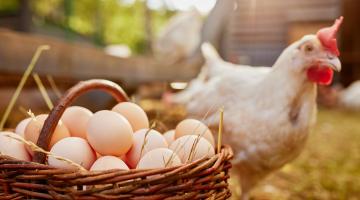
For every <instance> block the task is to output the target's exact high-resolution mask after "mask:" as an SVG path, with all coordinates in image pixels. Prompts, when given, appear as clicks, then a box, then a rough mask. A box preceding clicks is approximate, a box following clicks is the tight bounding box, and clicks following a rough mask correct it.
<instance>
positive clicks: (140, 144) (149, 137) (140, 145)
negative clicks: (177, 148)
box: [126, 129, 168, 168]
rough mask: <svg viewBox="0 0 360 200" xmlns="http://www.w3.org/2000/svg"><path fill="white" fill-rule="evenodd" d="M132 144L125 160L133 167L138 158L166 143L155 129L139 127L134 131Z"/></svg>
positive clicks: (164, 145)
mask: <svg viewBox="0 0 360 200" xmlns="http://www.w3.org/2000/svg"><path fill="white" fill-rule="evenodd" d="M133 141H134V142H133V145H132V147H131V149H130V151H129V152H128V153H127V154H126V160H127V163H128V165H129V166H130V167H131V168H135V167H136V165H137V164H138V162H139V160H140V158H141V157H142V156H143V155H145V154H146V153H147V152H149V151H151V150H153V149H156V148H161V147H164V148H167V147H168V144H167V142H166V140H165V138H164V137H163V136H162V135H161V133H159V132H157V131H156V130H153V129H151V130H149V129H141V130H139V131H136V132H135V133H134V140H133Z"/></svg>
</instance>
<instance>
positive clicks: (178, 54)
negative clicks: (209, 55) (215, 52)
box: [154, 9, 203, 63]
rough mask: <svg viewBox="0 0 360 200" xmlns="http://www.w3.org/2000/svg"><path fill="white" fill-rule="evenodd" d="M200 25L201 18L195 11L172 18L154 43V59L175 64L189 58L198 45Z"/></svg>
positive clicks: (201, 22)
mask: <svg viewBox="0 0 360 200" xmlns="http://www.w3.org/2000/svg"><path fill="white" fill-rule="evenodd" d="M202 25H203V19H202V16H201V14H200V13H199V12H198V11H197V10H196V9H193V10H191V11H184V12H180V13H179V14H177V15H175V16H174V17H172V18H171V19H170V20H169V22H168V24H167V25H165V27H164V29H163V30H162V31H161V32H160V34H159V37H158V39H157V40H156V41H155V44H154V54H155V57H156V58H157V59H158V60H160V61H162V62H166V63H175V62H177V61H179V60H181V59H183V58H185V57H187V56H190V55H191V54H192V53H193V52H194V51H195V50H196V48H197V47H198V45H199V42H200V37H201V34H200V31H201V27H202Z"/></svg>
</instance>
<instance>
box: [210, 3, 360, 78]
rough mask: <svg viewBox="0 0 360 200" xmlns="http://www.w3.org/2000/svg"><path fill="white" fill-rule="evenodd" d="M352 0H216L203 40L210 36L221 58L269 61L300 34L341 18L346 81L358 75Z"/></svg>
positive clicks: (357, 19) (359, 44)
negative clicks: (342, 21) (342, 22)
mask: <svg viewBox="0 0 360 200" xmlns="http://www.w3.org/2000/svg"><path fill="white" fill-rule="evenodd" d="M359 7H360V2H359V1H356V0H316V1H313V0H303V1H288V0H271V1H269V0H229V1H218V2H217V5H216V6H215V8H214V10H213V11H212V13H211V14H210V16H209V20H208V22H207V24H205V27H204V30H203V35H204V40H210V41H212V42H213V43H214V44H215V45H216V46H217V47H218V49H219V50H220V53H221V55H222V56H223V58H224V59H225V60H228V61H231V62H234V63H241V64H250V65H253V66H271V65H272V64H273V63H274V62H275V60H276V59H277V57H278V56H279V55H280V53H281V52H282V50H283V49H284V48H286V46H287V45H289V44H290V43H292V42H293V41H295V40H297V39H300V38H301V37H302V36H303V35H305V34H309V33H316V31H317V30H319V28H321V27H324V26H328V25H331V24H332V23H333V21H334V19H336V18H338V17H339V16H340V15H343V16H344V17H345V20H344V24H343V26H342V28H341V33H340V36H339V43H340V51H341V60H342V63H343V70H342V72H341V76H340V80H341V82H342V83H343V84H344V85H348V84H349V83H351V82H353V81H354V80H357V79H360V69H359V66H358V65H359V62H360V59H359V58H360V56H359V53H360V39H359V37H358V36H359V35H360V34H359V32H360V27H359V26H357V25H358V24H360V13H359V12H358V11H357V8H359Z"/></svg>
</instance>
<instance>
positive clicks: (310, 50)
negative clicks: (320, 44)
mask: <svg viewBox="0 0 360 200" xmlns="http://www.w3.org/2000/svg"><path fill="white" fill-rule="evenodd" d="M304 49H305V52H312V51H313V50H314V47H313V46H312V45H310V44H308V45H305V48H304Z"/></svg>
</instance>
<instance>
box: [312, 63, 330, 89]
mask: <svg viewBox="0 0 360 200" xmlns="http://www.w3.org/2000/svg"><path fill="white" fill-rule="evenodd" d="M333 75H334V71H333V70H332V69H331V68H329V67H320V66H315V67H311V68H309V69H308V70H307V76H308V78H309V80H311V81H313V82H315V83H317V84H320V85H330V84H331V82H332V79H333Z"/></svg>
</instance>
